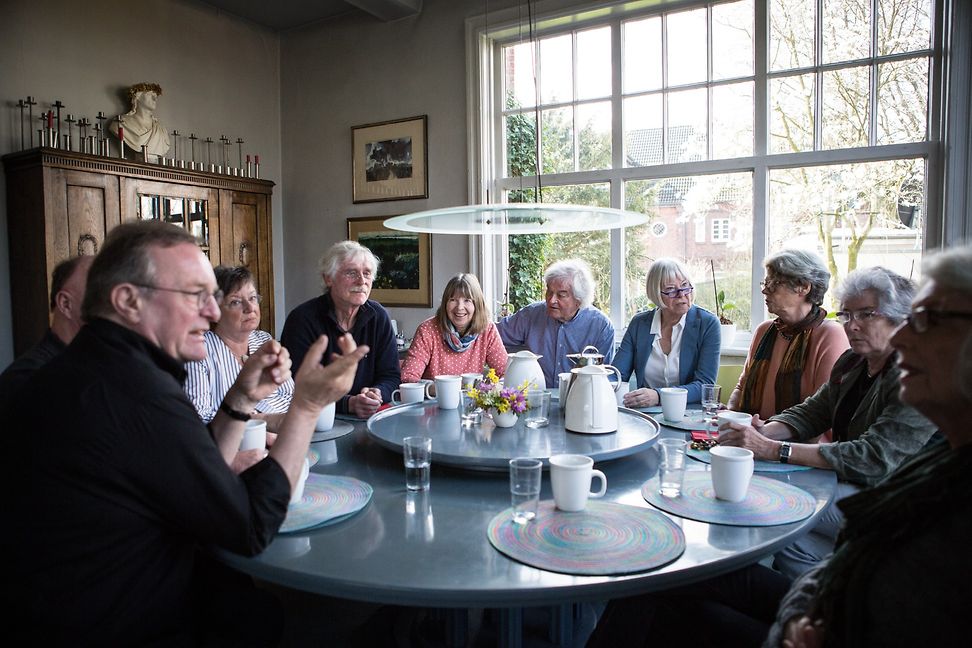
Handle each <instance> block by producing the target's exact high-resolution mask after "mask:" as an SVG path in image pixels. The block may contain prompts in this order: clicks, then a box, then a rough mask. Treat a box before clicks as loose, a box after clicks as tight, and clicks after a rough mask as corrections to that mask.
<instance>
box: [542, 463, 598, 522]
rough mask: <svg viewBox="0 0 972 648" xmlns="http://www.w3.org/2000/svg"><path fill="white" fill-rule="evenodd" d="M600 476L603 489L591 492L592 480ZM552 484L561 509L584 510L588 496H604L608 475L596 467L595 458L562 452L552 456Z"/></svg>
mask: <svg viewBox="0 0 972 648" xmlns="http://www.w3.org/2000/svg"><path fill="white" fill-rule="evenodd" d="M593 477H598V478H599V479H600V480H601V489H600V490H599V491H597V492H594V493H592V492H591V480H592V478H593ZM550 485H551V486H552V487H553V496H554V502H555V503H556V504H557V508H559V509H560V510H561V511H583V510H584V509H585V508H586V507H587V500H588V498H598V497H603V496H604V493H606V492H607V477H606V476H605V475H604V473H603V472H601V471H600V470H595V469H594V460H593V459H591V458H590V457H588V456H585V455H576V454H562V455H554V456H552V457H550Z"/></svg>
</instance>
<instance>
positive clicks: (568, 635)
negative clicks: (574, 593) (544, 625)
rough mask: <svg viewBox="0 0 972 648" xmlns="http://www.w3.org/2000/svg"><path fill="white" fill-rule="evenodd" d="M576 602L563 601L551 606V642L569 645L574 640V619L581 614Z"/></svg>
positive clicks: (556, 644) (558, 644) (557, 644)
mask: <svg viewBox="0 0 972 648" xmlns="http://www.w3.org/2000/svg"><path fill="white" fill-rule="evenodd" d="M579 607H580V606H578V605H577V604H576V603H563V604H561V605H555V606H553V607H551V608H550V629H549V632H550V643H552V644H554V645H555V646H569V645H571V643H573V641H574V619H575V617H576V616H577V615H578V614H579Z"/></svg>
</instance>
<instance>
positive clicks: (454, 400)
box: [435, 376, 462, 409]
mask: <svg viewBox="0 0 972 648" xmlns="http://www.w3.org/2000/svg"><path fill="white" fill-rule="evenodd" d="M461 392H462V376H436V377H435V397H436V400H438V402H439V409H456V408H457V407H459V400H460V398H459V396H460V393H461Z"/></svg>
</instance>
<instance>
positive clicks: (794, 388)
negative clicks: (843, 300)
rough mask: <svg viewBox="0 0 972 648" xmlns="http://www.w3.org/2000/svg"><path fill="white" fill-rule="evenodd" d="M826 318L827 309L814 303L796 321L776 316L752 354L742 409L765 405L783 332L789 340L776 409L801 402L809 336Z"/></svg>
mask: <svg viewBox="0 0 972 648" xmlns="http://www.w3.org/2000/svg"><path fill="white" fill-rule="evenodd" d="M825 317H827V311H825V310H824V309H822V308H821V307H820V306H817V305H816V304H814V305H813V307H812V308H811V309H810V312H809V313H807V316H806V317H804V318H803V319H802V320H801V321H799V322H797V323H796V324H793V325H790V326H788V325H786V324H784V323H782V322H781V321H780V320H779V319H777V320H776V321H775V322H774V323H773V326H771V327H769V328H768V329H766V333H764V334H763V337H762V339H761V340H760V341H759V344H758V345H756V352H755V353H754V354H753V359H752V361H751V363H750V366H749V367H747V371H746V382H745V384H744V385H743V386H742V393H741V394H740V399H739V403H740V409H741V411H743V412H749V413H750V414H755V413H757V412H759V410H760V408H761V407H762V404H763V394H764V392H765V390H766V387H767V385H766V381H767V378H768V374H769V364H770V357H771V356H772V355H773V346H774V344H776V336H777V335H782V336H783V337H784V338H785V339H787V340H789V341H790V343H789V345H787V347H786V351H784V352H783V359H782V361H781V362H780V368H779V371H778V372H777V373H776V383H775V385H774V386H773V387H774V391H775V393H776V411H777V412H782V411H783V410H785V409H786V408H787V407H791V406H793V405H796V404H797V403H799V402H800V401H801V398H800V382H801V380H802V379H803V365H804V364H805V362H806V359H807V352H808V351H809V350H810V335H811V333H812V332H813V329H815V328H817V327H818V326H820V323H821V322H823V321H824V318H825Z"/></svg>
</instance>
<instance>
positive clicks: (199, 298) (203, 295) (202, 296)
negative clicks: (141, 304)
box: [132, 283, 223, 310]
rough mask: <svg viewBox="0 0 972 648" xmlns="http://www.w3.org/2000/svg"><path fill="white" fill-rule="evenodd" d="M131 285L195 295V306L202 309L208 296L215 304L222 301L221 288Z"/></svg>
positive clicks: (207, 301)
mask: <svg viewBox="0 0 972 648" xmlns="http://www.w3.org/2000/svg"><path fill="white" fill-rule="evenodd" d="M132 285H135V286H138V287H139V288H148V289H149V290H162V291H165V292H172V293H179V294H181V295H189V296H190V297H195V298H196V306H198V307H199V310H202V309H203V308H205V307H206V304H208V303H209V299H210V298H213V299H215V300H216V303H217V304H218V303H219V302H221V301H223V291H222V290H217V291H216V292H209V291H208V290H206V289H205V288H203V289H202V290H179V289H178V288H163V287H162V286H153V285H152V284H140V283H137V284H132Z"/></svg>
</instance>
